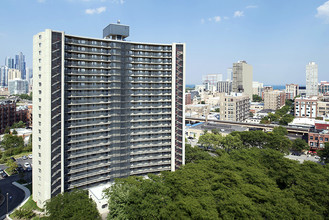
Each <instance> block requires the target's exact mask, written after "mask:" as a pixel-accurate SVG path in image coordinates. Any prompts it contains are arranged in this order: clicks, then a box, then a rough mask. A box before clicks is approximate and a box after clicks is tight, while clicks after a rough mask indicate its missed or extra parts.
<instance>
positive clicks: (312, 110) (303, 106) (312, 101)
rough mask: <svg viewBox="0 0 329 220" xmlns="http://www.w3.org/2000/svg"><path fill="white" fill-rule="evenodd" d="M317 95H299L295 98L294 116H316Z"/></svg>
mask: <svg viewBox="0 0 329 220" xmlns="http://www.w3.org/2000/svg"><path fill="white" fill-rule="evenodd" d="M317 106H318V99H317V97H315V96H314V97H311V98H307V97H300V98H296V99H295V117H296V118H316V117H317Z"/></svg>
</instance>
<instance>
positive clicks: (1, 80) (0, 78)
mask: <svg viewBox="0 0 329 220" xmlns="http://www.w3.org/2000/svg"><path fill="white" fill-rule="evenodd" d="M8 70H9V68H8V67H7V66H2V67H0V86H8Z"/></svg>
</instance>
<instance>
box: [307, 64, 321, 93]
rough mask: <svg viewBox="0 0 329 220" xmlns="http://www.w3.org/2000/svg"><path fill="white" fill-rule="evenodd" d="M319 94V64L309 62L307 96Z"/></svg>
mask: <svg viewBox="0 0 329 220" xmlns="http://www.w3.org/2000/svg"><path fill="white" fill-rule="evenodd" d="M315 95H318V65H317V64H316V63H315V62H309V63H308V65H306V96H315Z"/></svg>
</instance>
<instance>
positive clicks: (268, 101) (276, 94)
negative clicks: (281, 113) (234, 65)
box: [264, 90, 286, 110]
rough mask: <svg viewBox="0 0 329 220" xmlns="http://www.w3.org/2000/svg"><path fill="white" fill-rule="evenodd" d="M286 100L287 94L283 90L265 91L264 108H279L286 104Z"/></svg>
mask: <svg viewBox="0 0 329 220" xmlns="http://www.w3.org/2000/svg"><path fill="white" fill-rule="evenodd" d="M285 101H286V94H285V92H283V91H279V90H274V91H270V92H264V109H272V110H277V109H279V108H281V107H282V106H284V105H285Z"/></svg>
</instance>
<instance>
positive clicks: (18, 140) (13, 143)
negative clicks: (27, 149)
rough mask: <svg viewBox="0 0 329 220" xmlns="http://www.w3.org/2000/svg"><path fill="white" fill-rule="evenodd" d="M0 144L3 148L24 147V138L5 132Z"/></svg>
mask: <svg viewBox="0 0 329 220" xmlns="http://www.w3.org/2000/svg"><path fill="white" fill-rule="evenodd" d="M1 145H2V146H3V147H4V148H5V150H7V149H9V148H17V147H24V140H23V138H22V137H18V136H16V135H11V134H5V135H4V136H3V139H2V141H1Z"/></svg>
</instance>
